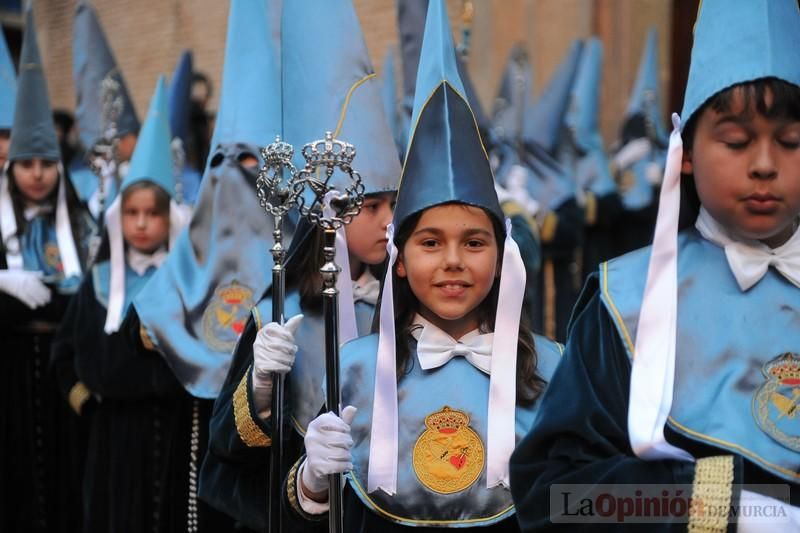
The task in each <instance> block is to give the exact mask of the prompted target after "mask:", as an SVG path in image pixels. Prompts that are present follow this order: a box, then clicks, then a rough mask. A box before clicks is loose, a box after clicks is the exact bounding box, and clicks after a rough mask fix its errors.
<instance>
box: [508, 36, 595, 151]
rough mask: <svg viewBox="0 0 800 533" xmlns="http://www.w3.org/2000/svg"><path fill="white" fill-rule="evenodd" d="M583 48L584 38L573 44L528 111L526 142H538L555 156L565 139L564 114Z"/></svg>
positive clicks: (524, 133)
mask: <svg viewBox="0 0 800 533" xmlns="http://www.w3.org/2000/svg"><path fill="white" fill-rule="evenodd" d="M582 50H583V43H581V41H578V40H576V41H574V42H573V43H572V46H570V48H569V50H568V51H567V54H566V55H565V56H564V59H562V60H561V64H560V65H559V67H558V68H557V69H556V72H555V74H553V77H552V78H550V81H549V82H548V84H547V87H545V89H544V91H543V92H542V94H541V96H539V99H538V101H537V102H536V104H535V105H533V106H529V107H528V108H527V110H526V113H525V121H524V124H523V130H522V139H523V141H524V142H525V143H526V144H533V143H536V144H538V145H539V146H542V147H543V148H544V149H545V150H547V152H548V153H550V154H551V155H553V154H555V153H556V150H557V148H558V144H559V141H560V140H561V132H562V130H563V127H564V114H565V113H566V112H567V105H568V104H569V98H570V92H571V90H572V84H573V83H574V80H575V74H576V73H577V71H578V63H579V61H580V58H581V51H582Z"/></svg>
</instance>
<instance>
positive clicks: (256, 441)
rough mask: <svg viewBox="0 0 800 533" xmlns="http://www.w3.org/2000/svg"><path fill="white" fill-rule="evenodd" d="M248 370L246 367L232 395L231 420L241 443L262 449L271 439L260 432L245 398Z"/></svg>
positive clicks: (270, 442)
mask: <svg viewBox="0 0 800 533" xmlns="http://www.w3.org/2000/svg"><path fill="white" fill-rule="evenodd" d="M250 368H251V367H247V372H245V373H244V376H242V380H241V381H240V382H239V386H238V387H236V391H235V392H234V393H233V418H234V419H235V421H236V431H237V432H238V433H239V438H240V439H242V442H244V443H245V444H246V445H247V446H248V447H250V448H264V447H267V446H269V445H270V444H272V439H270V438H269V437H268V436H267V435H266V434H265V433H264V432H263V431H261V428H260V427H258V424H256V421H255V420H253V416H252V414H251V412H250V402H249V400H248V397H247V376H249V375H250Z"/></svg>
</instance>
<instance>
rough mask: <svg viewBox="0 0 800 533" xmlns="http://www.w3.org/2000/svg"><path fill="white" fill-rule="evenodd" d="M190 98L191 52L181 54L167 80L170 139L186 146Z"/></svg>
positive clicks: (185, 51) (186, 51)
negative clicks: (176, 138)
mask: <svg viewBox="0 0 800 533" xmlns="http://www.w3.org/2000/svg"><path fill="white" fill-rule="evenodd" d="M191 96H192V52H191V51H189V50H184V51H183V52H182V53H181V57H180V59H178V64H177V65H175V72H174V73H173V74H172V78H171V79H170V80H169V126H170V131H171V133H172V137H178V138H179V139H180V140H181V141H183V144H184V146H185V145H186V134H187V132H188V129H189V106H190V104H191Z"/></svg>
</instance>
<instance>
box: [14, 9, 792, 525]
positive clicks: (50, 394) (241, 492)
mask: <svg viewBox="0 0 800 533" xmlns="http://www.w3.org/2000/svg"><path fill="white" fill-rule="evenodd" d="M312 4H313V5H312ZM448 20H449V19H448V15H447V12H446V3H445V1H444V0H430V1H428V0H416V1H413V0H406V1H400V2H399V3H398V21H399V30H400V37H401V43H402V54H401V55H402V58H403V71H404V76H403V78H404V79H403V81H404V84H403V85H404V93H405V94H404V96H403V98H398V97H397V95H396V91H395V88H396V83H395V79H394V67H393V56H392V55H389V56H387V62H386V64H385V66H384V69H383V73H384V80H383V83H382V84H381V83H380V82H379V80H378V78H377V77H376V75H375V74H374V72H373V71H372V68H371V66H370V60H369V57H368V54H367V49H366V46H365V43H364V39H363V35H362V32H361V29H360V26H359V23H358V19H357V17H356V14H355V10H354V8H353V6H352V5H351V2H350V1H349V0H341V1H336V2H334V1H326V2H311V1H310V0H309V1H306V0H292V1H291V2H283V4H282V5H280V2H278V1H277V0H275V1H273V0H263V1H262V0H258V1H257V0H232V1H231V4H230V13H229V20H228V36H227V42H226V48H225V61H224V67H223V75H222V79H223V84H222V95H221V99H220V104H219V112H218V115H217V119H216V123H215V128H214V132H213V137H212V140H211V147H212V152H211V154H210V156H209V157H208V162H207V164H206V167H205V169H202V175H203V178H202V181H199V176H200V173H199V172H198V169H192V168H190V167H189V166H188V165H187V164H186V161H185V159H184V158H181V157H176V154H178V156H179V155H180V152H181V148H180V146H181V142H180V139H181V138H182V136H185V130H186V112H185V109H184V108H183V107H182V104H181V102H182V101H185V100H188V87H189V83H188V81H187V79H188V78H187V76H188V75H189V74H190V73H191V66H190V65H191V61H190V59H188V56H186V55H184V57H183V58H182V59H181V61H180V63H179V68H178V69H176V74H175V75H174V76H173V79H172V81H171V83H170V85H169V87H167V84H166V83H165V81H164V78H163V77H162V78H160V79H159V80H158V83H157V85H156V89H155V93H154V94H153V96H152V99H151V101H150V108H149V110H148V113H147V116H146V119H145V120H144V123H143V124H142V126H141V128H139V124H138V121H137V120H136V116H135V112H134V111H133V107H132V106H131V104H130V97H129V95H128V93H127V89H126V88H125V83H124V80H123V78H122V75H121V73H120V71H119V69H118V68H117V66H116V64H115V62H114V56H113V54H112V53H111V51H110V48H109V46H108V43H107V42H106V38H105V36H104V35H103V32H102V29H101V27H100V24H99V21H98V18H97V15H96V13H95V11H94V9H93V8H92V6H91V5H90V4H89V3H88V2H87V1H85V0H80V1H79V2H78V5H77V8H76V11H75V19H74V33H75V46H74V50H73V51H74V58H73V64H74V68H75V80H76V86H77V87H78V91H77V92H78V105H77V111H76V113H77V115H78V119H79V126H80V130H81V137H82V140H83V143H84V144H85V146H87V147H89V149H88V150H87V154H88V156H87V159H86V161H87V162H88V163H85V164H84V165H83V166H81V163H80V162H79V164H77V165H71V166H70V168H64V167H63V165H62V164H61V163H60V160H61V156H60V154H59V146H58V141H57V140H56V135H55V131H54V127H53V123H52V112H51V108H50V104H49V100H48V93H47V85H46V80H45V77H44V73H43V70H42V62H41V58H40V54H39V50H38V45H37V41H36V33H35V25H34V21H33V15H32V10H31V8H30V6H29V7H28V8H26V11H25V22H26V24H25V33H24V38H23V46H22V52H21V58H20V62H19V69H18V71H19V76H18V77H16V75H15V71H14V68H13V65H12V63H11V60H10V59H8V53H7V50H0V52H5V53H4V54H0V55H2V56H3V57H0V69H2V70H0V78H2V80H0V81H2V82H3V83H4V84H5V85H4V88H3V94H2V95H1V96H0V111H2V113H3V114H2V116H0V120H3V122H2V123H0V127H3V128H8V129H7V130H4V131H6V133H10V135H9V136H6V140H5V144H8V153H7V161H6V162H5V164H4V166H3V174H2V178H0V229H1V230H2V251H3V253H2V254H0V261H2V264H0V267H1V269H0V317H2V320H1V321H0V329H2V332H3V339H2V340H3V356H2V357H0V365H2V372H0V375H2V379H3V380H4V383H3V387H2V391H3V392H2V394H3V397H4V403H3V417H2V422H1V423H0V427H2V431H0V457H2V461H3V462H2V468H0V473H2V475H1V476H0V479H1V481H0V530H2V531H86V532H93V531H102V532H109V531H113V532H125V531H130V532H145V531H170V532H171V531H189V532H196V531H242V530H254V531H264V530H268V531H270V532H278V531H306V530H308V531H317V530H323V531H324V530H326V529H327V530H329V531H347V532H359V531H361V532H374V531H379V530H380V531H383V532H390V531H405V530H410V529H412V528H413V529H414V530H415V531H429V530H430V531H433V530H439V529H441V528H448V527H458V528H463V527H475V528H485V529H486V530H489V531H520V530H522V531H537V530H540V529H542V530H543V529H548V528H552V529H559V528H565V529H569V530H572V529H578V528H585V529H612V530H615V529H617V528H620V527H623V526H626V527H631V528H634V529H635V528H639V527H641V528H645V527H646V528H648V529H654V528H656V529H664V530H684V529H689V530H692V531H725V530H728V529H730V528H738V530H740V531H759V530H763V529H764V528H765V527H768V528H770V529H786V530H789V529H795V530H796V529H797V528H799V527H800V517H799V516H798V511H797V508H796V507H795V506H794V504H797V503H798V501H797V500H798V496H797V491H796V490H795V489H796V487H797V482H798V476H800V474H799V472H800V445H798V439H800V428H798V426H797V423H798V422H797V421H798V418H797V417H796V412H797V411H796V407H797V398H798V396H800V356H798V355H797V353H799V352H800V346H799V345H800V338H798V337H795V335H798V334H800V328H798V327H797V324H798V317H797V313H798V304H800V301H798V298H797V297H798V292H797V286H798V284H800V272H798V271H797V270H796V269H797V268H800V267H797V259H796V257H797V255H796V254H795V251H794V248H795V247H797V246H800V241H799V240H798V239H800V237H797V236H796V233H795V232H796V230H797V227H798V224H797V221H798V214H800V175H798V172H800V170H797V169H800V87H798V86H800V61H798V59H797V57H796V53H795V52H794V51H796V50H797V45H798V44H800V43H798V41H799V40H800V12H799V11H798V6H797V3H796V2H794V0H736V1H731V0H724V1H723V0H706V1H705V2H703V3H702V5H701V8H700V11H699V13H698V19H697V22H696V25H695V34H694V45H693V51H692V64H691V69H690V75H689V81H688V83H687V88H686V94H685V103H684V108H683V111H682V114H681V118H682V121H681V118H679V117H678V115H673V120H672V122H673V128H674V129H673V131H672V133H671V134H668V133H667V131H666V129H665V128H664V126H663V124H662V123H661V120H660V105H659V98H658V67H657V61H656V57H657V53H656V37H655V34H653V33H651V34H650V35H649V36H648V39H647V42H646V46H645V50H644V54H643V57H642V61H641V65H640V68H639V74H638V78H637V81H636V84H635V86H634V89H633V93H632V97H631V99H630V103H629V105H628V108H627V111H626V115H625V118H624V125H623V127H622V135H621V141H620V142H619V143H618V146H617V147H615V148H614V149H613V150H612V153H613V154H614V155H613V156H611V157H609V156H608V155H607V153H606V151H605V148H604V146H603V140H602V138H601V135H600V131H599V125H598V112H599V110H598V104H599V93H598V91H599V87H600V79H601V73H602V47H601V44H600V42H599V41H598V40H596V39H587V40H585V41H579V42H576V43H575V44H573V46H572V47H571V48H570V49H569V50H568V51H567V53H566V55H565V57H564V59H563V61H562V63H561V64H560V66H559V67H558V68H557V70H556V72H555V73H554V75H553V77H552V79H551V80H550V82H549V83H548V84H547V85H546V87H545V89H544V90H543V92H542V94H541V95H540V96H539V98H538V99H537V100H536V101H535V102H534V101H533V100H532V98H531V91H532V89H531V84H532V81H531V78H532V75H531V71H530V67H529V66H528V63H527V58H526V57H525V54H524V53H523V52H522V51H521V50H519V49H515V50H514V51H513V52H512V54H511V57H510V59H509V62H508V65H507V68H506V72H505V75H504V77H503V79H502V82H501V88H500V92H499V95H498V98H497V99H496V101H495V105H494V109H493V113H492V115H493V117H492V119H491V120H489V119H488V118H487V117H486V115H485V114H484V113H483V112H482V110H481V108H480V105H479V102H478V100H477V99H476V97H475V93H474V89H473V87H472V85H471V83H470V80H469V77H468V74H467V71H466V69H465V66H464V62H465V60H466V59H467V57H466V54H465V52H466V48H467V47H465V46H463V44H464V43H462V47H460V48H459V49H457V48H456V47H455V45H454V41H453V36H452V34H451V29H450V26H449V23H448ZM467 36H468V32H465V40H466V37H467ZM793 43H794V44H793ZM0 44H3V45H4V43H2V42H0ZM3 48H5V46H3ZM181 109H184V110H183V111H181ZM176 139H177V140H176ZM184 140H185V139H184ZM134 141H135V148H133V144H134ZM398 155H399V157H398ZM792 176H794V178H792ZM653 235H655V236H654V237H653ZM651 241H652V245H650V246H647V245H648V244H649V243H650V242H651ZM642 247H644V248H642ZM637 248H638V250H636V249H637ZM631 250H636V251H632V252H631ZM626 252H629V253H626ZM624 253H626V255H621V257H618V258H616V259H613V260H612V259H610V258H612V257H615V256H618V255H620V254H624ZM581 285H583V287H584V288H583V290H582V291H581V290H580V288H581ZM568 325H569V327H568ZM557 341H560V342H557ZM634 354H635V357H634Z"/></svg>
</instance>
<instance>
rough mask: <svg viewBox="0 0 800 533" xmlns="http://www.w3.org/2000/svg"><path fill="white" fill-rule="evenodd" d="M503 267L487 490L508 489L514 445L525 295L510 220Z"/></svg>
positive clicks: (494, 349)
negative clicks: (500, 486)
mask: <svg viewBox="0 0 800 533" xmlns="http://www.w3.org/2000/svg"><path fill="white" fill-rule="evenodd" d="M505 225H506V239H505V244H504V246H503V268H502V270H501V271H500V290H499V294H498V297H497V315H496V318H495V325H494V345H493V346H492V377H491V379H490V380H489V415H488V420H489V423H488V428H487V440H488V443H487V450H486V456H487V457H486V488H487V489H491V488H492V487H496V486H497V485H503V486H504V487H506V488H509V487H510V486H511V484H510V482H509V474H508V461H509V459H510V458H511V452H513V451H514V446H515V445H516V430H515V425H516V405H517V344H518V340H519V321H520V316H521V314H522V300H523V297H524V295H525V279H526V275H525V263H524V262H523V261H522V256H521V255H520V253H519V247H518V246H517V243H516V242H514V239H513V238H512V237H511V220H510V219H508V218H507V219H506V220H505Z"/></svg>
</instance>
